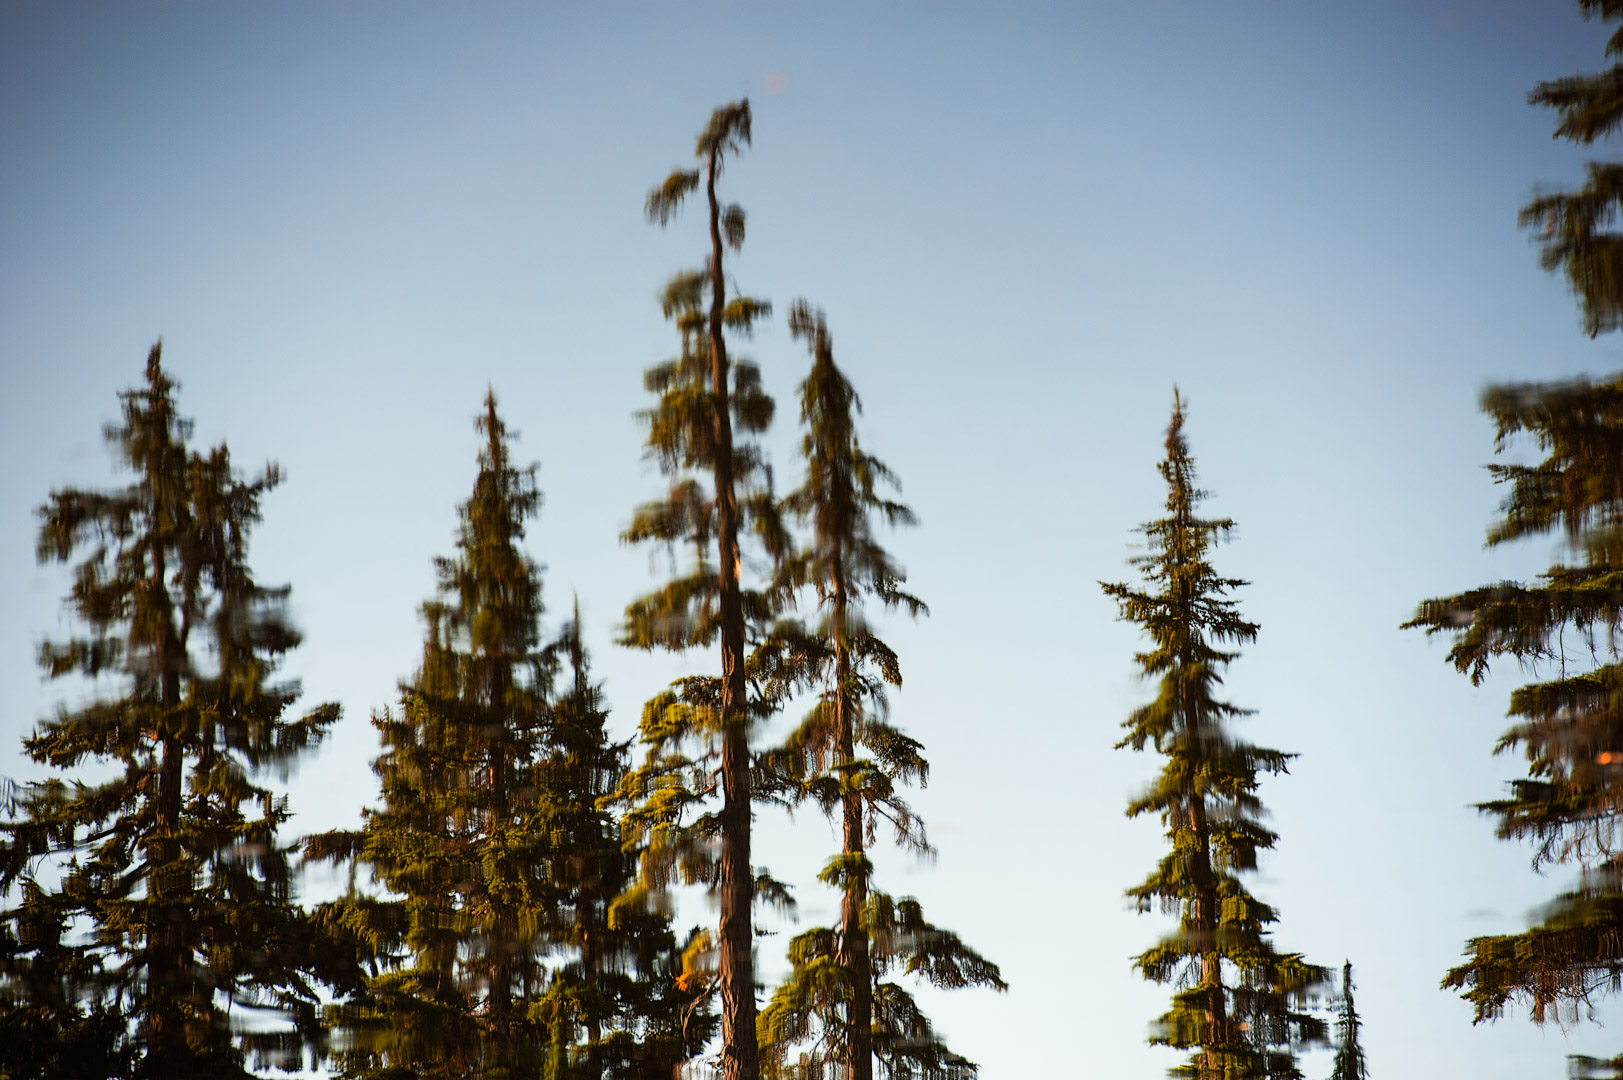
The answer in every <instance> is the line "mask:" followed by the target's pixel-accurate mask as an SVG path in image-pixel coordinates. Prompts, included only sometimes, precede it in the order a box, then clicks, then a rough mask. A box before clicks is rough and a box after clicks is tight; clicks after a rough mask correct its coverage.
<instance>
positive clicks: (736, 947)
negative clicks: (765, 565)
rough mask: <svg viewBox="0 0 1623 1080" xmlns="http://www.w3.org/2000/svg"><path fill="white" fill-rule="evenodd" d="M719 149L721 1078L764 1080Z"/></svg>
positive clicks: (714, 380) (716, 387) (716, 405)
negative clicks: (757, 1002) (759, 1031)
mask: <svg viewBox="0 0 1623 1080" xmlns="http://www.w3.org/2000/svg"><path fill="white" fill-rule="evenodd" d="M718 157H719V151H717V150H712V151H711V152H710V160H709V164H708V166H707V168H706V170H705V194H706V195H707V196H708V197H709V200H710V393H711V403H712V404H711V408H712V410H713V413H714V423H715V451H716V534H717V543H718V546H719V548H720V550H719V552H718V556H719V561H720V564H721V565H720V566H719V567H718V569H717V586H718V591H719V592H720V594H721V595H720V598H719V599H720V615H721V710H720V711H721V723H722V728H723V734H722V744H721V788H722V810H721V927H720V936H721V947H720V957H719V968H720V970H719V973H718V989H719V991H720V993H721V1039H722V1059H721V1071H722V1077H723V1080H758V1077H759V1075H760V1062H759V1058H758V1055H757V1053H756V1044H755V960H754V956H753V950H754V945H755V932H754V923H753V916H752V912H751V900H752V899H753V896H754V891H755V872H754V870H753V869H752V867H751V864H750V774H749V767H750V761H749V734H748V725H747V720H746V717H745V716H744V715H742V714H743V706H744V703H745V690H744V610H743V604H742V602H741V599H740V596H739V591H738V562H739V557H738V496H737V493H736V492H735V491H734V490H733V425H732V417H731V409H730V406H729V403H728V394H727V377H728V370H727V343H726V342H725V341H724V340H723V339H722V311H723V309H724V308H725V306H726V300H727V292H726V281H725V277H724V275H723V272H722V250H721V207H720V205H719V204H718V203H717V202H716V166H717V164H718V160H717V159H718Z"/></svg>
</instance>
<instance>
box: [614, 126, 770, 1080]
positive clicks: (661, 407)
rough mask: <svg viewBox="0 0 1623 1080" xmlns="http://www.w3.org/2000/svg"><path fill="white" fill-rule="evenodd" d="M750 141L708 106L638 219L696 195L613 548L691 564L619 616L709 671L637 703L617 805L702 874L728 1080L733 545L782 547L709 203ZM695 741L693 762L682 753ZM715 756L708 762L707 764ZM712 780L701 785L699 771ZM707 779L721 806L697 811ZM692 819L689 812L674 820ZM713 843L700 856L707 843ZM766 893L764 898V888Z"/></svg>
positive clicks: (739, 845)
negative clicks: (696, 237)
mask: <svg viewBox="0 0 1623 1080" xmlns="http://www.w3.org/2000/svg"><path fill="white" fill-rule="evenodd" d="M749 141H750V107H749V102H748V101H739V102H735V103H733V104H730V105H725V106H722V107H721V108H718V109H717V110H716V111H715V112H714V113H713V114H712V115H711V117H710V122H709V123H708V124H707V125H706V127H705V129H704V130H703V131H702V132H701V133H700V134H699V138H698V143H697V146H696V151H695V153H696V156H697V157H698V159H699V162H700V166H699V168H696V169H691V170H684V169H677V170H676V171H674V172H672V173H671V175H670V176H669V177H668V178H667V179H666V180H665V182H664V183H663V184H662V185H660V186H659V187H657V188H655V189H654V190H653V191H652V192H650V193H649V196H648V201H647V205H646V210H647V213H648V217H649V219H650V220H653V221H657V222H658V223H659V224H660V225H665V224H667V223H668V222H669V221H670V219H671V217H672V216H673V215H674V214H675V213H676V211H677V209H678V208H679V207H680V206H681V204H682V202H683V201H684V199H685V198H686V196H687V195H689V194H690V193H692V192H693V191H695V190H696V189H697V188H698V187H699V185H700V183H701V182H702V183H703V185H704V190H705V196H706V200H707V202H708V208H709V240H710V243H709V251H708V258H707V260H706V263H705V266H704V269H703V270H701V271H697V272H694V271H688V272H684V273H681V274H678V275H677V276H676V277H675V278H673V279H672V281H671V283H670V284H669V285H668V286H667V288H666V291H665V294H664V297H663V301H662V303H663V307H664V311H665V316H666V318H669V319H672V320H673V321H674V322H675V323H676V326H677V330H678V332H679V333H680V335H681V341H682V348H681V353H680V355H679V356H678V357H676V358H675V359H673V360H670V361H668V362H666V363H663V364H659V365H656V366H655V367H653V368H651V369H649V371H648V372H647V375H646V376H645V379H644V382H645V384H646V386H647V388H648V390H649V391H650V392H652V393H654V394H656V395H658V397H659V402H658V404H657V405H656V406H655V407H654V408H652V409H650V410H648V411H647V413H645V414H644V419H646V421H647V423H648V442H647V446H648V452H649V455H650V456H652V457H653V458H655V459H656V460H657V461H658V462H659V465H660V468H661V470H662V471H663V472H664V473H665V475H667V476H668V477H670V479H671V487H670V490H669V493H668V495H667V496H666V497H665V498H664V499H662V500H659V501H657V502H654V503H650V504H648V505H645V506H643V507H640V508H639V509H638V510H637V512H636V515H635V517H634V519H633V521H632V524H631V526H630V528H628V529H627V530H626V532H625V534H624V539H625V540H627V541H630V542H633V543H640V542H654V543H658V544H663V545H666V546H667V547H668V548H670V549H671V550H672V551H673V552H674V550H675V548H676V546H677V545H684V546H687V547H689V548H690V549H691V551H692V553H693V561H692V563H691V564H690V565H688V566H686V567H684V568H682V569H681V570H679V571H678V576H677V577H675V578H674V579H673V580H671V581H670V582H669V583H668V584H667V585H666V586H665V587H664V588H663V589H661V590H660V591H658V592H656V593H653V594H651V595H649V596H647V597H644V598H643V599H641V600H638V601H636V602H635V603H633V604H632V605H631V606H630V608H628V609H627V612H626V624H625V629H624V633H623V635H622V638H621V640H622V643H624V644H627V645H630V646H632V647H635V648H644V649H672V650H684V649H689V648H694V647H701V646H703V647H708V646H713V645H717V644H718V643H719V646H720V654H721V655H720V661H721V672H720V676H719V677H699V678H693V679H688V680H684V681H683V682H681V683H680V684H678V687H677V688H676V689H675V690H673V691H671V692H669V693H666V694H664V695H662V696H661V697H659V698H656V699H655V700H654V701H652V702H650V703H649V704H648V706H647V708H646V709H645V712H644V720H643V725H642V730H643V738H644V740H645V742H646V743H647V744H648V745H649V748H650V749H649V755H650V756H649V760H648V762H647V763H646V764H645V765H644V766H643V767H642V768H640V769H638V770H637V771H636V772H635V773H634V774H633V775H632V777H631V779H630V781H629V785H628V787H627V789H626V792H627V796H628V797H630V798H635V799H638V800H640V808H639V809H638V811H637V812H636V813H634V814H633V815H632V816H631V818H630V819H629V820H630V821H631V823H632V825H633V827H634V835H639V836H646V837H647V838H648V841H647V842H648V857H647V858H646V859H645V864H646V866H647V867H648V869H649V873H650V875H651V879H653V880H656V881H657V880H658V879H660V878H662V877H663V876H665V875H666V874H667V873H668V872H669V871H671V870H672V869H674V868H675V867H676V866H677V865H678V864H680V866H681V869H682V872H683V873H684V874H685V875H687V876H688V877H689V879H690V880H703V881H704V882H706V883H707V884H708V885H709V886H710V887H711V888H712V889H713V891H714V892H715V894H716V895H717V898H718V900H719V906H720V909H721V911H720V925H719V927H718V932H717V940H716V951H717V960H716V964H717V971H716V992H717V995H718V996H719V998H720V1000H721V1039H722V1051H721V1053H722V1058H721V1066H722V1068H721V1071H722V1075H723V1077H724V1078H725V1080H756V1078H757V1076H758V1074H759V1060H758V1054H757V1048H756V1043H755V1014H756V1009H755V968H754V958H753V949H754V932H753V929H754V923H753V917H752V902H753V899H754V896H755V894H756V892H757V891H759V890H760V889H761V888H763V887H765V885H764V881H760V882H758V880H757V879H758V875H757V873H756V871H755V868H754V867H753V864H752V863H751V854H750V826H751V813H752V801H753V799H754V798H755V797H756V794H757V793H756V792H754V791H752V788H753V786H754V785H753V784H752V775H751V774H752V756H751V751H750V732H751V728H752V721H753V720H754V719H755V718H756V717H758V716H759V715H760V714H761V710H762V708H768V707H769V706H765V705H762V706H760V707H757V705H756V704H754V703H752V698H751V695H750V672H749V657H750V654H749V644H750V643H749V640H748V634H749V630H750V626H751V625H752V624H753V625H760V624H762V623H763V622H765V621H769V620H770V617H771V615H772V601H771V598H770V596H769V595H767V594H766V593H764V592H761V591H756V590H745V589H744V588H743V587H742V584H741V582H740V579H739V578H740V570H741V568H742V566H743V559H742V554H741V547H740V539H741V537H743V536H745V535H747V534H748V532H750V531H754V532H756V533H757V534H758V535H761V536H762V537H763V538H764V539H765V540H766V541H767V543H768V546H769V548H771V549H773V550H778V549H781V545H782V541H781V537H780V536H779V533H778V530H777V529H776V526H775V525H774V521H773V507H772V499H771V493H770V477H769V474H768V472H767V467H766V462H765V460H764V459H763V457H762V456H761V453H760V450H759V448H758V447H757V446H755V445H754V444H753V443H752V442H750V441H749V440H748V439H747V437H746V438H735V428H736V429H737V431H738V433H740V434H741V435H743V436H749V435H755V434H758V433H760V432H762V431H764V430H765V429H766V427H767V425H768V424H769V423H770V422H771V419H772V411H773V404H772V399H771V398H770V397H769V396H767V394H766V393H765V391H764V390H762V388H761V380H760V372H759V370H758V369H757V368H756V366H755V365H754V364H753V363H751V362H749V361H747V360H744V359H741V358H737V357H731V356H729V355H728V350H727V340H726V335H725V331H726V330H729V329H731V330H734V331H737V332H742V333H745V334H747V333H749V331H750V330H751V328H752V327H753V325H754V323H755V322H756V320H758V319H760V318H762V317H764V316H765V315H767V314H768V313H769V311H770V307H769V305H767V304H766V303H765V302H763V301H760V300H755V299H752V298H750V297H747V296H741V295H735V296H733V297H732V298H731V299H729V298H728V295H727V275H726V269H725V263H724V257H725V251H726V250H727V249H731V250H733V251H737V250H739V248H740V247H741V246H742V245H743V242H744V211H743V209H742V208H741V207H739V206H738V205H737V204H736V203H734V204H730V205H727V206H723V205H722V204H721V203H720V201H719V200H718V197H717V194H716V182H717V180H718V179H719V178H720V177H721V174H722V170H723V167H724V165H725V163H726V160H727V157H728V156H729V155H736V154H737V153H738V152H739V150H740V149H741V148H742V147H743V146H745V145H748V143H749ZM694 744H697V745H698V746H699V747H700V748H701V749H700V755H701V756H700V758H699V759H697V760H696V759H694V758H692V757H691V756H690V754H691V749H690V748H691V747H692V746H693V745H694ZM712 758H713V759H714V763H713V765H712V764H710V761H711V759H712ZM712 770H713V771H714V772H715V773H716V775H717V783H716V784H712V783H711V782H710V781H709V779H708V777H709V775H710V773H711V771H712ZM718 785H719V788H720V791H719V794H720V796H721V806H720V807H719V809H716V810H713V811H704V810H702V807H703V806H705V805H706V804H707V802H708V800H709V797H710V794H711V793H712V792H714V790H715V788H716V787H717V786H718ZM690 811H695V812H698V816H697V817H696V818H694V819H693V820H687V817H686V815H687V814H688V813H689V812H690ZM712 847H713V848H715V849H718V850H717V851H716V853H715V857H714V858H713V859H712V858H711V857H710V854H711V848H712ZM769 891H774V892H775V891H776V890H771V889H769Z"/></svg>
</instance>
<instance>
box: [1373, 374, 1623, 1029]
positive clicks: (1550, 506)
mask: <svg viewBox="0 0 1623 1080" xmlns="http://www.w3.org/2000/svg"><path fill="white" fill-rule="evenodd" d="M1483 407H1484V409H1485V411H1487V412H1488V413H1489V415H1490V416H1492V417H1493V419H1494V421H1495V425H1496V428H1497V444H1498V445H1499V446H1500V447H1501V448H1503V447H1505V446H1507V445H1508V444H1510V443H1511V442H1513V441H1514V440H1516V439H1517V438H1518V437H1521V436H1524V435H1525V436H1526V437H1527V438H1530V439H1531V440H1532V441H1533V442H1534V443H1535V444H1536V445H1537V446H1538V447H1539V448H1541V449H1542V450H1544V451H1545V452H1546V457H1545V459H1544V460H1543V461H1541V462H1539V463H1538V464H1536V465H1493V466H1490V470H1491V472H1492V474H1493V476H1494V478H1495V479H1496V480H1497V481H1499V482H1501V483H1505V484H1508V485H1509V487H1510V493H1509V495H1508V496H1507V497H1506V499H1505V501H1504V504H1503V507H1502V509H1503V517H1502V518H1501V520H1500V521H1499V523H1498V524H1497V525H1496V526H1495V527H1494V528H1493V529H1492V530H1490V532H1489V534H1488V543H1489V545H1490V546H1493V545H1497V544H1501V543H1506V542H1509V541H1512V540H1516V539H1519V538H1522V537H1527V536H1539V535H1546V534H1548V533H1551V532H1556V531H1559V532H1561V533H1564V534H1565V536H1566V539H1567V541H1568V543H1569V545H1570V550H1571V553H1572V555H1573V558H1572V560H1571V562H1570V563H1558V564H1557V565H1555V566H1553V567H1551V568H1550V569H1549V570H1547V571H1545V573H1544V574H1543V575H1542V576H1541V577H1540V578H1539V579H1537V580H1535V581H1533V582H1529V583H1520V582H1510V581H1506V582H1500V583H1498V584H1495V585H1489V586H1484V587H1482V588H1479V589H1473V590H1470V591H1468V592H1465V593H1461V594H1459V595H1457V596H1451V597H1444V598H1439V599H1435V600H1428V601H1426V602H1425V603H1423V604H1421V605H1420V608H1419V610H1418V611H1417V612H1416V613H1415V617H1414V618H1413V619H1412V620H1410V621H1409V622H1408V623H1405V624H1404V625H1405V626H1406V627H1421V628H1424V629H1425V630H1426V632H1427V634H1428V636H1429V635H1431V634H1446V635H1448V636H1449V637H1450V639H1451V641H1452V646H1451V648H1450V649H1449V653H1448V659H1449V661H1450V662H1451V663H1452V664H1453V665H1454V666H1455V668H1456V669H1458V670H1459V671H1460V672H1461V673H1462V674H1465V675H1467V676H1469V677H1470V679H1471V681H1472V682H1473V684H1476V683H1480V682H1481V681H1482V679H1483V678H1484V677H1485V676H1486V675H1487V673H1488V671H1489V670H1490V668H1491V666H1492V664H1493V662H1494V661H1496V660H1497V659H1499V658H1501V657H1509V658H1512V659H1514V660H1515V661H1516V662H1517V663H1518V665H1520V666H1522V667H1526V668H1531V669H1534V670H1537V669H1539V668H1544V669H1545V670H1546V671H1548V673H1549V674H1550V675H1551V676H1553V677H1551V678H1548V679H1545V680H1543V681H1539V682H1533V683H1529V684H1527V685H1525V686H1522V687H1520V688H1518V689H1517V690H1516V691H1514V692H1513V693H1512V694H1511V697H1510V715H1511V716H1512V717H1513V718H1514V722H1513V723H1512V725H1511V726H1510V728H1508V729H1507V730H1506V731H1505V733H1504V734H1503V735H1501V736H1500V738H1499V742H1498V745H1497V747H1496V750H1497V751H1501V752H1502V751H1507V750H1519V751H1521V752H1522V753H1523V754H1524V755H1525V757H1526V759H1527V762H1528V773H1527V776H1526V778H1524V779H1519V780H1514V781H1512V782H1511V785H1510V792H1509V794H1508V795H1507V796H1506V797H1504V798H1500V799H1495V800H1492V801H1490V802H1487V803H1483V804H1481V806H1480V809H1481V810H1482V811H1483V812H1484V813H1486V814H1489V815H1490V816H1492V817H1494V818H1497V819H1498V834H1499V836H1500V837H1502V838H1504V839H1516V840H1527V841H1530V842H1531V843H1532V844H1533V849H1534V856H1533V861H1534V865H1535V866H1536V867H1545V866H1549V865H1554V864H1567V863H1570V864H1575V865H1576V866H1577V867H1578V868H1579V879H1578V882H1577V883H1576V885H1575V886H1574V887H1573V888H1572V889H1570V890H1569V891H1567V892H1566V893H1564V894H1562V895H1561V896H1558V897H1557V898H1556V899H1555V900H1553V901H1552V902H1551V903H1550V904H1549V905H1547V906H1546V907H1545V909H1544V910H1543V911H1542V912H1541V913H1540V917H1539V922H1538V924H1537V925H1535V926H1533V927H1531V928H1529V929H1528V930H1525V931H1523V932H1521V933H1519V934H1504V935H1494V936H1491V937H1480V938H1473V939H1471V941H1469V942H1468V943H1467V945H1466V957H1467V959H1466V962H1465V963H1464V964H1461V965H1460V966H1459V967H1456V968H1454V969H1453V970H1452V971H1450V972H1449V973H1448V976H1447V977H1446V978H1445V980H1444V985H1445V986H1449V987H1453V988H1456V989H1459V990H1461V991H1462V994H1463V996H1465V997H1466V998H1468V999H1469V1000H1470V1001H1471V1002H1472V1003H1473V1004H1474V1005H1475V1006H1476V1019H1477V1020H1478V1021H1479V1022H1480V1021H1482V1020H1486V1019H1492V1018H1496V1017H1498V1016H1500V1015H1502V1014H1503V1012H1504V1009H1505V1007H1506V1006H1507V1004H1509V1003H1510V1002H1511V1001H1513V1000H1520V1001H1523V1002H1525V1003H1526V1004H1527V1005H1528V1006H1529V1008H1530V1010H1531V1012H1532V1015H1533V1019H1534V1020H1535V1021H1537V1022H1540V1023H1542V1022H1544V1021H1545V1020H1546V1019H1549V1018H1550V1017H1551V1015H1552V1014H1555V1015H1566V1016H1569V1017H1572V1018H1574V1019H1575V1018H1576V1016H1577V1014H1578V1012H1579V1011H1580V1010H1581V1009H1583V1008H1585V1007H1586V1006H1587V1005H1588V1003H1589V1002H1590V1000H1591V997H1592V995H1593V994H1594V993H1596V992H1597V991H1599V990H1604V989H1606V988H1609V987H1610V986H1612V985H1613V984H1614V980H1615V978H1616V975H1617V973H1618V972H1620V971H1623V945H1620V944H1619V941H1620V936H1623V856H1619V855H1618V854H1617V853H1616V852H1617V837H1618V833H1619V828H1620V825H1623V817H1620V815H1619V806H1620V805H1623V699H1619V697H1618V695H1617V692H1616V691H1617V688H1618V687H1619V686H1623V664H1620V663H1619V662H1618V659H1617V651H1616V642H1615V633H1614V631H1615V628H1616V627H1617V626H1618V624H1619V622H1620V620H1623V601H1620V600H1619V592H1618V590H1619V588H1620V587H1623V565H1620V563H1623V560H1620V558H1619V553H1620V552H1623V531H1620V525H1623V453H1620V451H1623V376H1619V377H1614V378H1613V379H1612V380H1610V381H1609V382H1606V383H1601V384H1591V383H1589V382H1587V381H1585V380H1576V381H1574V382H1570V383H1559V384H1538V385H1524V386H1499V387H1493V388H1490V389H1489V390H1488V392H1487V393H1486V394H1484V396H1483Z"/></svg>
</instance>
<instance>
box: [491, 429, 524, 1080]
mask: <svg viewBox="0 0 1623 1080" xmlns="http://www.w3.org/2000/svg"><path fill="white" fill-rule="evenodd" d="M490 441H491V447H492V450H491V454H492V457H491V460H492V461H496V460H497V458H496V457H495V452H496V441H497V436H496V428H495V425H494V424H492V425H491V436H490ZM485 663H486V664H487V665H488V666H489V674H488V676H487V678H486V680H485V684H486V687H487V689H488V692H489V694H490V710H491V720H492V723H491V727H492V729H493V730H491V731H489V732H488V733H487V738H488V739H489V746H490V749H489V755H490V758H489V760H490V810H489V817H488V819H487V820H486V822H485V836H486V839H487V840H488V839H489V838H490V836H491V834H492V833H505V831H506V826H507V823H508V792H507V788H508V782H507V773H508V760H507V759H508V738H507V714H506V702H507V683H508V680H507V670H506V669H507V658H506V656H505V654H503V653H501V652H497V653H495V654H494V655H491V656H488V657H487V658H486V660H485ZM485 892H486V902H487V903H489V904H490V905H491V908H492V911H491V924H492V925H491V941H490V951H491V965H490V989H489V997H488V1002H489V1006H488V1008H487V1010H486V1012H487V1015H488V1017H489V1020H490V1033H491V1038H492V1041H493V1042H494V1044H495V1045H494V1048H493V1049H494V1054H493V1055H492V1056H493V1057H494V1058H495V1063H496V1064H497V1065H499V1066H500V1067H501V1068H502V1069H503V1071H504V1073H505V1071H506V1068H507V1067H508V1066H509V1065H510V1064H511V1059H512V1040H511V1035H512V1013H513V953H514V950H515V948H516V938H517V936H518V935H517V933H516V932H515V929H514V925H513V923H514V920H513V914H512V912H511V911H510V910H509V909H508V906H507V904H506V903H505V902H504V901H498V900H496V899H495V898H494V897H492V896H491V895H490V887H489V884H488V883H487V884H486V886H485Z"/></svg>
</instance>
